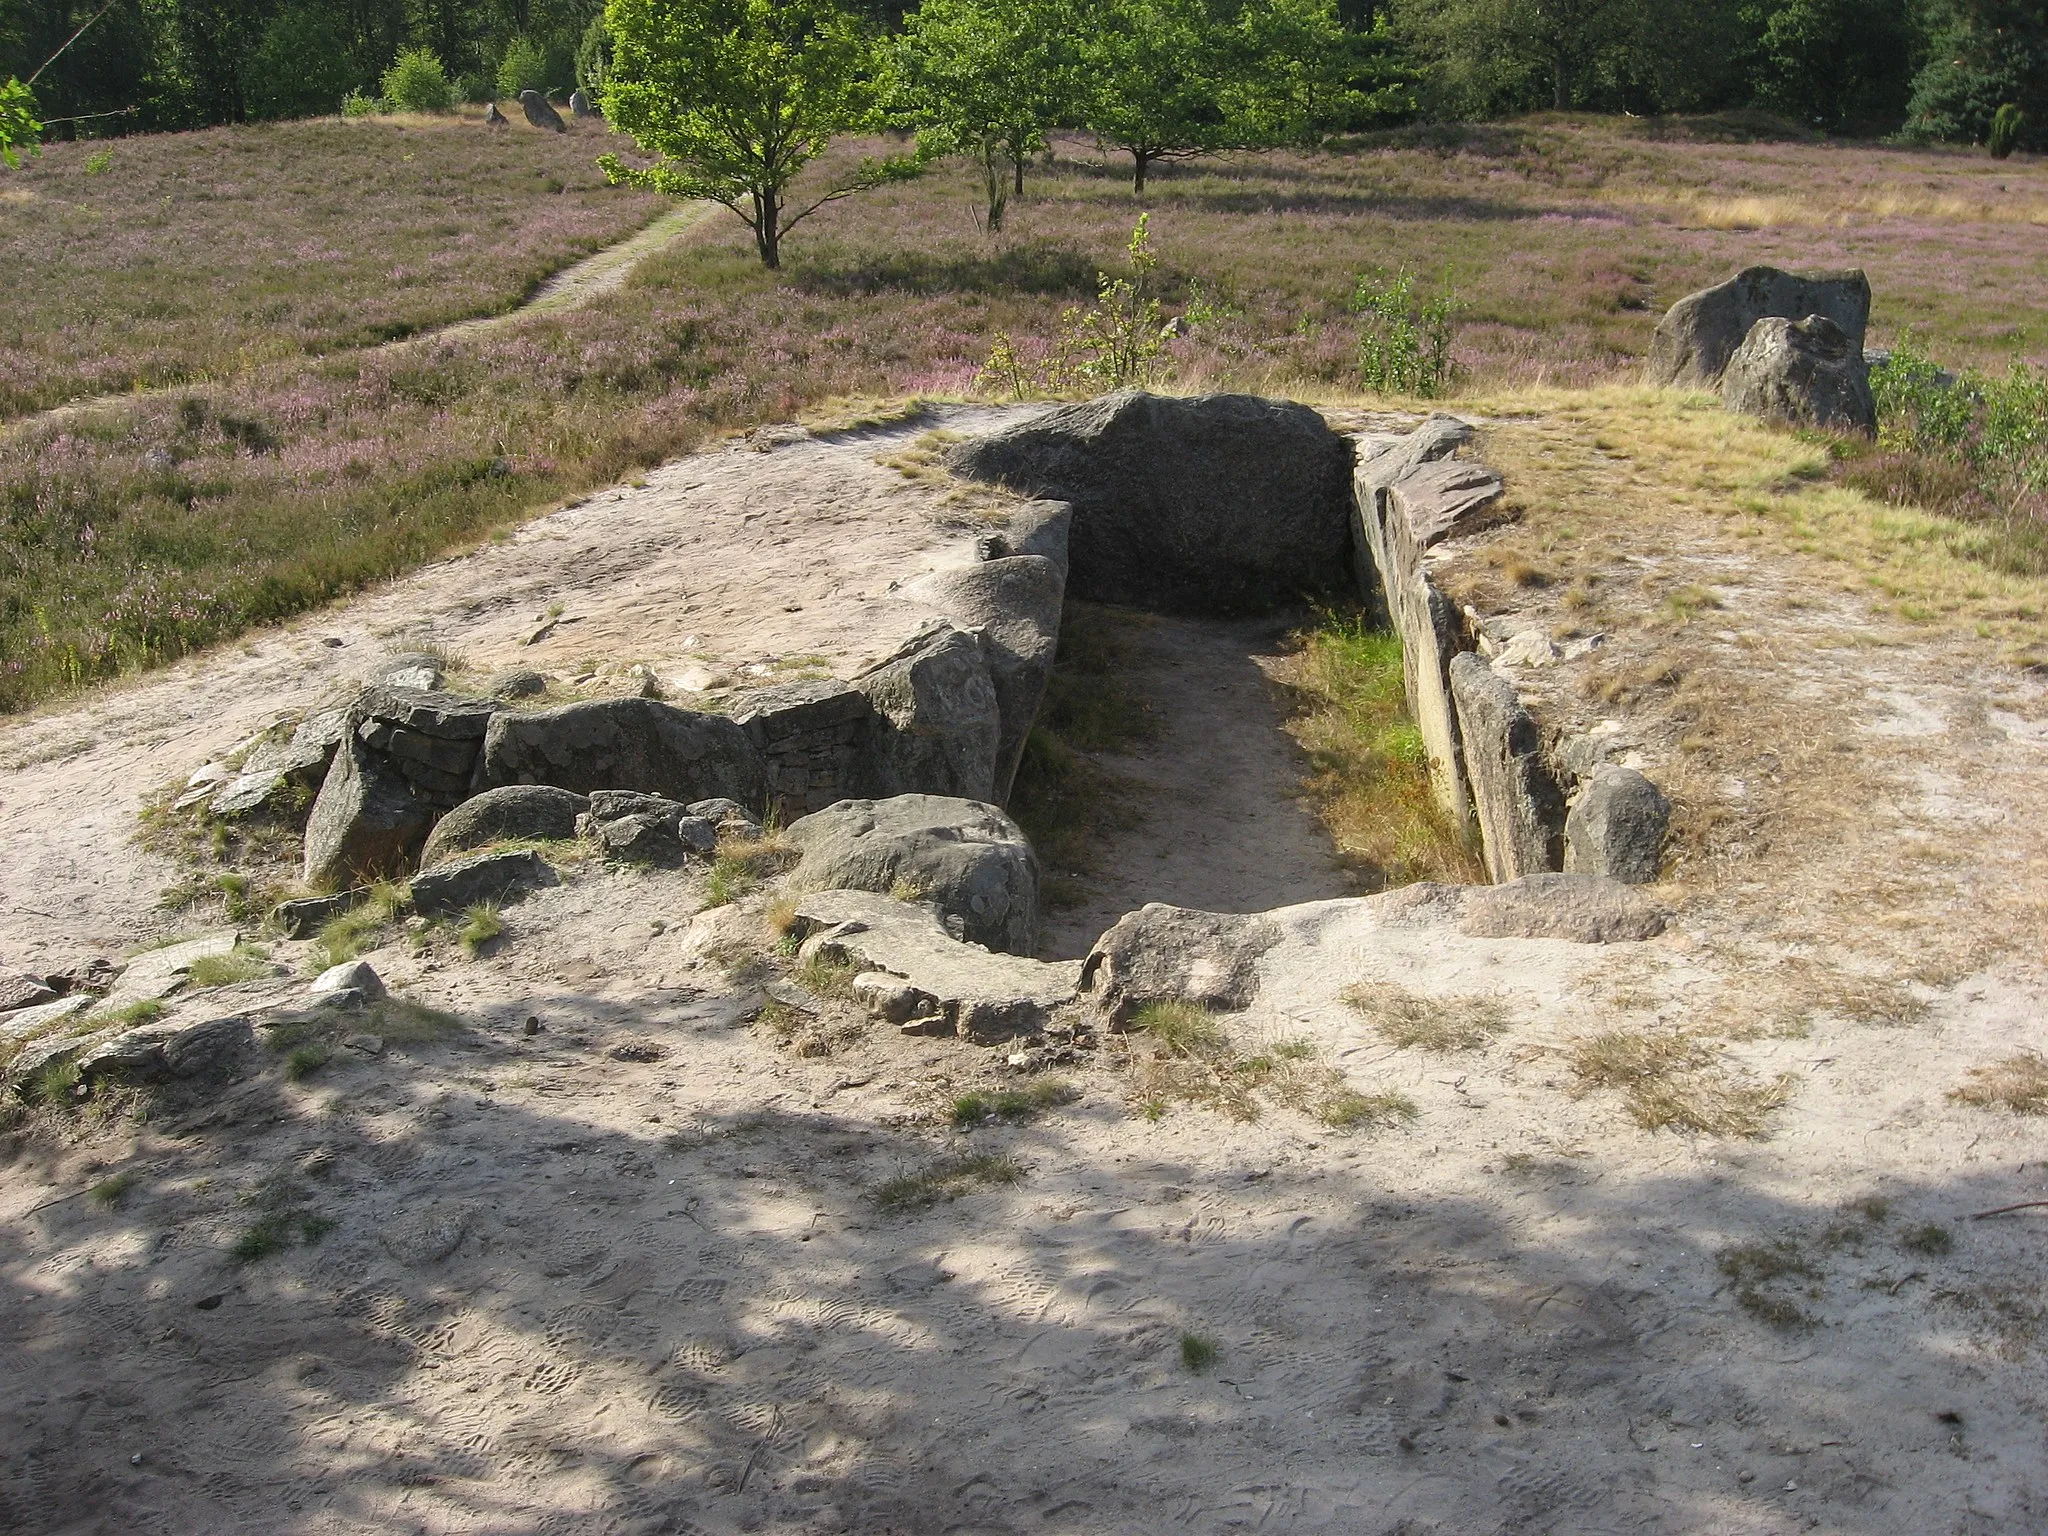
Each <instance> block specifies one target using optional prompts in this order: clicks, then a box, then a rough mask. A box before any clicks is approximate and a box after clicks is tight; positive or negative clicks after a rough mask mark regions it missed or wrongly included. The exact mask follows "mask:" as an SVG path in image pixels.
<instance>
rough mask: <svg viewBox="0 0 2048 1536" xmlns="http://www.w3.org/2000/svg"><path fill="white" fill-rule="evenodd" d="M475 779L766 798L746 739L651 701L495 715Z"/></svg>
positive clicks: (762, 769) (764, 777)
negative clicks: (477, 777)
mask: <svg viewBox="0 0 2048 1536" xmlns="http://www.w3.org/2000/svg"><path fill="white" fill-rule="evenodd" d="M478 776H479V777H480V778H481V779H482V780H483V782H484V784H485V785H487V786H489V787H492V788H495V787H497V786H499V785H504V784H552V785H554V786H555V787H556V788H557V789H567V790H573V791H574V792H576V793H577V794H582V795H587V794H590V793H591V792H592V791H594V790H600V789H633V790H639V791H640V792H641V793H643V794H649V795H661V796H663V797H665V798H667V799H670V800H680V801H682V802H684V803H685V804H687V803H689V802H690V801H693V800H708V799H711V798H713V797H722V798H725V799H729V800H737V801H739V802H740V803H741V804H742V805H749V806H756V805H761V804H763V803H764V802H765V800H766V798H767V793H768V774H767V768H766V765H765V764H764V763H763V762H762V760H761V754H760V753H759V751H757V750H756V749H755V747H754V744H753V742H752V741H750V740H749V739H748V737H747V733H746V732H745V731H744V730H742V729H741V728H740V727H739V726H737V725H735V724H734V723H733V722H732V721H730V720H727V719H725V718H723V717H722V716H719V715H700V714H694V713H692V712H691V711H689V710H687V709H678V708H676V707H675V706H674V705H673V704H663V703H661V702H660V701H659V700H656V699H599V700H593V701H591V702H589V703H583V704H565V705H563V706H562V707H561V708H560V709H543V710H535V711H534V712H533V713H531V714H511V713H506V714H501V715H499V716H498V717H497V718H496V719H495V720H493V721H492V722H491V729H490V734H489V735H488V736H486V737H485V739H484V751H483V762H482V765H481V766H480V767H479V769H478Z"/></svg>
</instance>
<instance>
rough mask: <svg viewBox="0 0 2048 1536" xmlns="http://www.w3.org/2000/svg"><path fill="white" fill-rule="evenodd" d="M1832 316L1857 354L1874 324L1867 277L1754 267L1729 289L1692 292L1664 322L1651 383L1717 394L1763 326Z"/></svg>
mask: <svg viewBox="0 0 2048 1536" xmlns="http://www.w3.org/2000/svg"><path fill="white" fill-rule="evenodd" d="M1808 315H1826V316H1827V317H1828V319H1830V320H1832V321H1834V322H1835V324H1836V325H1838V326H1839V327H1841V330H1842V334H1843V335H1844V336H1846V337H1848V338H1849V344H1850V346H1851V347H1853V348H1854V349H1855V352H1856V355H1857V356H1858V357H1861V356H1862V354H1863V333H1864V330H1865V328H1866V327H1868V325H1869V324H1870V280H1869V279H1868V278H1867V277H1865V276H1864V275H1863V274H1862V272H1860V271H1849V272H1781V271H1779V270H1778V269H1777V268H1776V267H1749V268H1746V269H1744V270H1743V271H1741V272H1738V273H1736V274H1735V276H1733V277H1731V278H1729V279H1728V281H1727V282H1725V283H1717V284H1716V285H1715V286H1713V287H1712V288H1702V289H1701V290H1700V291H1699V292H1698V293H1692V294H1687V295H1686V296H1685V297H1684V298H1682V299H1680V300H1679V301H1678V302H1677V303H1676V304H1674V305H1672V306H1671V308H1670V310H1669V311H1667V312H1666V314H1665V316H1664V318H1663V319H1662V320H1660V321H1658V322H1657V334H1656V336H1655V337H1654V338H1653V339H1652V340H1651V342H1650V377H1651V378H1652V379H1653V380H1655V381H1656V382H1657V383H1659V384H1680V385H1686V386H1689V387H1693V388H1708V389H1711V388H1715V387H1717V386H1718V385H1719V384H1720V382H1721V376H1722V374H1724V373H1725V372H1726V371H1727V369H1728V362H1729V359H1730V358H1732V357H1734V356H1735V349H1736V348H1737V347H1739V346H1741V345H1742V343H1743V341H1744V340H1745V339H1747V337H1748V336H1749V333H1750V331H1751V330H1753V329H1754V328H1755V326H1756V323H1757V321H1759V320H1762V319H1765V318H1767V317H1770V316H1776V317H1777V318H1778V319H1781V320H1803V319H1805V318H1806V317H1807V316H1808Z"/></svg>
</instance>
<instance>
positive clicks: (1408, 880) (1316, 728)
mask: <svg viewBox="0 0 2048 1536" xmlns="http://www.w3.org/2000/svg"><path fill="white" fill-rule="evenodd" d="M1281 675H1282V680H1283V681H1285V682H1286V683H1287V684H1288V686H1289V687H1290V688H1292V689H1293V690H1294V694H1295V699H1296V704H1297V708H1296V712H1295V715H1294V718H1293V719H1292V720H1290V721H1289V722H1288V726H1287V729H1288V732H1289V734H1291V735H1292V736H1293V737H1294V739H1295V740H1296V741H1298V742H1300V743H1301V747H1302V750H1303V751H1305V752H1306V753H1307V754H1308V758H1309V766H1310V769H1311V775H1310V778H1309V784H1308V788H1309V793H1310V795H1311V797H1312V799H1313V801H1314V803H1315V806H1316V809H1317V812H1318V813H1319V814H1320V815H1321V817H1322V819H1323V821H1324V822H1325V824H1327V825H1328V827H1329V829H1330V835H1331V836H1332V837H1333V838H1335V839H1336V842H1337V846H1338V847H1339V848H1341V849H1342V850H1343V851H1344V853H1345V855H1346V856H1347V857H1348V858H1350V859H1351V860H1352V861H1354V862H1355V863H1356V864H1358V865H1359V866H1361V867H1362V869H1363V870H1364V872H1365V873H1366V875H1367V876H1368V878H1369V882H1370V883H1371V884H1373V885H1374V886H1375V887H1378V888H1386V887H1390V886H1398V885H1409V884H1413V883H1414V882H1415V881H1418V880H1444V881H1448V882H1451V883H1454V884H1466V883H1471V882H1475V881H1479V880H1482V879H1484V877H1485V876H1484V871H1483V869H1482V868H1481V866H1480V861H1479V855H1478V851H1477V849H1476V848H1474V847H1473V845H1472V842H1471V840H1470V839H1469V838H1468V837H1467V836H1466V835H1465V834H1464V833H1463V832H1462V831H1461V830H1460V829H1459V828H1458V827H1456V826H1455V825H1453V824H1452V823H1451V822H1450V821H1449V819H1448V818H1446V817H1445V816H1444V814H1443V812H1442V811H1441V810H1440V809H1439V808H1438V806H1437V802H1436V795H1435V792H1434V791H1433V790H1432V788H1431V786H1430V766H1429V753H1428V751H1427V749H1426V748H1425V747H1424V746H1423V741H1422V733H1421V731H1420V730H1418V729H1417V728H1416V726H1415V723H1414V721H1412V720H1411V719H1409V718H1408V704H1407V687H1406V684H1405V683H1404V682H1403V679H1402V659H1401V642H1400V641H1399V640H1398V639H1397V638H1396V637H1395V636H1393V635H1392V634H1389V633H1387V632H1386V631H1383V630H1374V629H1369V628H1367V627H1366V624H1365V622H1364V620H1363V619H1361V618H1357V617H1346V616H1342V615H1338V614H1328V615H1326V616H1325V617H1324V618H1323V620H1322V622H1321V623H1320V624H1318V625H1317V626H1316V627H1315V628H1314V629H1311V630H1308V631H1306V632H1305V633H1303V634H1301V635H1299V636H1297V637H1296V640H1295V651H1294V654H1293V655H1292V656H1290V657H1289V658H1288V660H1287V664H1286V666H1285V668H1284V669H1283V671H1282V674H1281Z"/></svg>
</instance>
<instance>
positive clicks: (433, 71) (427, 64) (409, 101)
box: [382, 48, 455, 112]
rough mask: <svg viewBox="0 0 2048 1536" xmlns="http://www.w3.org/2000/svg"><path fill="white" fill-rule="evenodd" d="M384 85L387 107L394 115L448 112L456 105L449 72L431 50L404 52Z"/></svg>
mask: <svg viewBox="0 0 2048 1536" xmlns="http://www.w3.org/2000/svg"><path fill="white" fill-rule="evenodd" d="M382 84H383V90H384V103H385V105H386V106H388V107H390V108H391V109H392V110H393V111H394V112H446V111H447V110H448V109H449V108H450V107H452V106H454V105H455V91H454V88H453V87H452V86H450V85H449V84H448V74H447V71H446V70H444V69H442V68H441V60H440V57H439V55H437V54H436V53H435V52H434V51H433V50H432V49H431V48H401V49H400V50H399V51H398V57H397V58H396V59H395V60H393V61H392V64H391V67H390V68H389V69H387V70H385V71H384V79H383V82H382Z"/></svg>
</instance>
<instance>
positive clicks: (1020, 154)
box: [1010, 149, 1024, 197]
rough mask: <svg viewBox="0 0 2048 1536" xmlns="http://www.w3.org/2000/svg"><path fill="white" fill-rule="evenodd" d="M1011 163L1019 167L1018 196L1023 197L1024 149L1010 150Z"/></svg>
mask: <svg viewBox="0 0 2048 1536" xmlns="http://www.w3.org/2000/svg"><path fill="white" fill-rule="evenodd" d="M1010 163H1011V164H1012V165H1014V166H1016V168H1017V196H1019V197H1022V196H1023V195H1024V151H1023V150H1021V149H1015V150H1012V151H1010Z"/></svg>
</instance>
